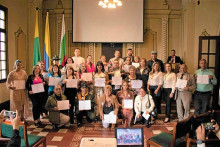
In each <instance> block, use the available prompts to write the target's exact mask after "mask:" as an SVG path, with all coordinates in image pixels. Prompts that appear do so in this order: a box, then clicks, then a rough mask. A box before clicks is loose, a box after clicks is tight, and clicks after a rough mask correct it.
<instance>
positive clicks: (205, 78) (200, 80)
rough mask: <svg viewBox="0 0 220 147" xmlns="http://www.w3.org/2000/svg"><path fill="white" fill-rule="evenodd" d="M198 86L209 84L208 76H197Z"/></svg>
mask: <svg viewBox="0 0 220 147" xmlns="http://www.w3.org/2000/svg"><path fill="white" fill-rule="evenodd" d="M196 81H197V82H196V83H198V84H209V75H197V80H196Z"/></svg>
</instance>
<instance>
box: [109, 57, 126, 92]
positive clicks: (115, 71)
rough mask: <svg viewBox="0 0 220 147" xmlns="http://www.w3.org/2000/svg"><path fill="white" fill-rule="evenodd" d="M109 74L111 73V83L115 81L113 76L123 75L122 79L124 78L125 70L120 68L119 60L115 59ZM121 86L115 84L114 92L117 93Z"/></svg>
mask: <svg viewBox="0 0 220 147" xmlns="http://www.w3.org/2000/svg"><path fill="white" fill-rule="evenodd" d="M108 74H109V79H111V80H110V82H111V83H113V81H112V77H122V79H123V78H124V70H122V69H121V68H120V66H119V61H118V60H117V59H115V60H114V64H113V68H111V69H110V71H109V73H108ZM120 88H121V85H113V86H112V89H113V90H112V92H113V94H115V95H116V93H117V91H119V89H120Z"/></svg>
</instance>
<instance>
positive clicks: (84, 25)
mask: <svg viewBox="0 0 220 147" xmlns="http://www.w3.org/2000/svg"><path fill="white" fill-rule="evenodd" d="M121 1H122V4H123V5H122V6H121V7H117V8H102V7H100V6H99V5H98V2H99V0H73V3H72V4H73V7H72V8H73V15H72V17H73V18H72V21H73V23H72V25H73V26H72V28H73V42H143V14H144V12H143V11H144V10H143V9H144V2H143V0H121Z"/></svg>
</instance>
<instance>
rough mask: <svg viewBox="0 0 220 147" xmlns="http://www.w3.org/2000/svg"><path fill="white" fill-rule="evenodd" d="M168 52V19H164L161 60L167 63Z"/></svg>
mask: <svg viewBox="0 0 220 147" xmlns="http://www.w3.org/2000/svg"><path fill="white" fill-rule="evenodd" d="M167 51H168V18H162V49H161V60H162V61H163V62H166V60H167Z"/></svg>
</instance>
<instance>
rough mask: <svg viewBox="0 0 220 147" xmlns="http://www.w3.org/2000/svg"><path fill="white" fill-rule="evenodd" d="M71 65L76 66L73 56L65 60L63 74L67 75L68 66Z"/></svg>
mask: <svg viewBox="0 0 220 147" xmlns="http://www.w3.org/2000/svg"><path fill="white" fill-rule="evenodd" d="M71 65H72V67H73V66H74V61H73V59H72V57H68V58H67V59H66V61H65V65H64V67H63V68H62V69H61V74H62V75H65V74H66V69H67V66H71Z"/></svg>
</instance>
